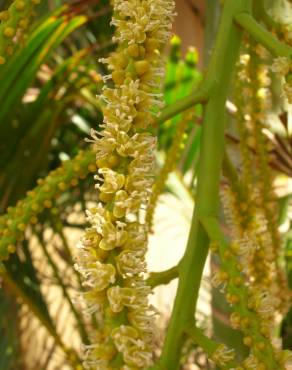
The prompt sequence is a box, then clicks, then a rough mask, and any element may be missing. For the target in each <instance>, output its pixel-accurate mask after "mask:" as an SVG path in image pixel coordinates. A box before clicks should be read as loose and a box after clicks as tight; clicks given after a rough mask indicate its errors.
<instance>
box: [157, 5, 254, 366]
mask: <svg viewBox="0 0 292 370" xmlns="http://www.w3.org/2000/svg"><path fill="white" fill-rule="evenodd" d="M250 6H251V2H250V1H249V0H238V1H236V2H235V1H233V0H226V1H225V4H224V8H223V14H222V18H221V22H220V26H219V30H218V33H217V35H218V36H217V39H216V42H215V48H214V51H213V54H212V56H211V60H210V64H209V67H208V71H207V75H206V80H205V83H207V84H208V83H210V81H212V82H213V83H214V86H212V91H211V93H210V97H209V100H208V102H207V103H206V105H205V112H204V122H203V130H202V143H201V150H200V162H199V171H198V186H197V201H196V207H195V210H194V214H193V220H192V226H191V231H190V235H189V239H188V243H187V248H186V252H185V254H184V257H183V260H182V263H181V264H180V268H179V284H178V289H177V294H176V298H175V303H174V308H173V311H172V316H171V319H170V322H169V327H168V331H167V335H166V339H165V343H164V347H163V350H162V355H161V358H160V361H159V363H158V364H157V365H156V366H154V367H153V369H159V368H160V369H165V370H176V369H178V368H179V360H180V353H181V349H182V346H183V343H184V340H185V332H184V331H185V329H186V328H187V327H188V323H189V322H190V321H191V320H192V319H193V316H194V312H195V309H196V305H197V299H198V293H199V288H200V285H201V279H202V273H203V269H204V265H205V261H206V257H207V254H208V245H209V239H208V236H207V234H206V232H205V230H204V228H203V226H202V225H201V224H200V222H199V219H200V216H201V215H212V216H214V217H216V216H217V213H218V204H219V195H218V194H219V180H220V173H221V165H222V160H223V155H224V130H225V122H226V109H225V104H226V101H227V97H228V93H229V86H230V83H231V78H232V74H233V70H234V66H235V63H236V60H237V58H238V54H239V49H240V44H241V35H242V31H241V29H239V28H237V27H236V26H235V24H234V21H233V20H234V16H235V15H236V14H238V13H239V12H243V11H250ZM222 56H224V57H222Z"/></svg>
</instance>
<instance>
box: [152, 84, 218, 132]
mask: <svg viewBox="0 0 292 370" xmlns="http://www.w3.org/2000/svg"><path fill="white" fill-rule="evenodd" d="M210 82H211V81H210ZM212 84H213V83H207V82H204V83H203V85H202V87H201V88H199V89H198V90H197V91H196V92H195V93H193V94H190V95H188V96H186V97H185V98H182V99H180V100H178V101H177V102H176V103H175V104H171V105H169V106H167V107H166V108H164V109H163V110H162V111H161V114H160V115H159V116H158V117H157V119H156V124H157V125H159V124H161V123H163V122H164V121H166V120H168V119H170V118H172V117H174V116H176V115H177V114H179V113H181V112H184V111H185V110H187V109H189V108H192V107H194V106H195V105H197V104H199V103H202V104H203V103H206V102H207V101H208V97H209V95H210V91H211V89H212Z"/></svg>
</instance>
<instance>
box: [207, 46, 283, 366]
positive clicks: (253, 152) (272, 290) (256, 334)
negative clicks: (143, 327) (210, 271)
mask: <svg viewBox="0 0 292 370" xmlns="http://www.w3.org/2000/svg"><path fill="white" fill-rule="evenodd" d="M245 46H246V47H247V51H246V50H245V54H243V55H242V56H241V59H240V63H239V66H238V67H237V72H238V74H237V76H238V78H237V81H236V90H235V103H236V106H237V117H236V118H237V123H238V129H239V135H240V140H241V143H240V145H239V147H240V156H241V173H240V174H239V184H240V191H237V192H236V189H231V187H229V186H226V187H225V188H224V190H223V196H222V201H223V206H224V211H225V219H226V222H227V224H228V226H229V228H230V239H231V243H230V246H229V248H228V249H226V250H225V252H224V254H225V255H224V254H223V255H222V253H221V255H220V257H221V260H222V266H221V270H219V271H217V272H216V273H215V275H214V276H213V278H212V282H213V285H215V286H216V287H220V288H221V289H223V291H225V292H227V294H226V300H227V301H228V302H229V303H230V304H231V305H232V306H233V311H234V312H233V313H232V315H231V317H230V321H231V325H232V327H233V328H234V329H240V330H241V331H242V332H243V333H244V338H243V343H244V344H245V345H246V346H247V347H249V348H250V353H249V356H248V358H247V359H246V360H245V361H244V362H243V365H244V368H247V369H261V368H262V369H265V368H269V366H270V368H277V369H278V368H281V369H283V368H285V361H286V360H285V353H284V352H283V351H280V350H279V348H275V347H274V346H273V345H271V343H272V341H271V340H272V336H273V332H274V329H275V318H276V315H275V313H276V312H278V313H279V312H283V311H284V312H285V310H286V309H287V306H288V304H289V300H290V294H289V291H288V289H287V282H286V280H285V278H284V274H283V272H282V270H281V268H280V266H279V264H278V260H279V256H280V254H281V240H280V236H279V233H278V229H277V218H276V217H275V216H276V212H275V210H276V205H275V204H274V201H273V198H274V194H273V192H272V182H273V174H272V173H271V170H270V167H269V148H268V142H267V138H266V137H265V135H264V129H266V125H267V114H268V112H269V110H270V107H271V106H270V104H271V101H270V78H269V71H270V67H269V65H270V63H271V58H270V56H269V55H268V54H267V52H266V51H264V50H263V48H262V47H258V46H256V47H253V48H251V46H250V45H245ZM219 254H220V253H219ZM224 259H229V260H230V262H229V269H226V268H224ZM232 259H233V261H234V265H233V269H234V273H235V271H236V270H237V272H236V273H237V275H238V276H237V277H236V278H235V277H234V276H233V273H232V263H231V260H232ZM232 283H233V284H234V285H235V286H236V287H237V288H238V289H239V291H238V293H235V292H234V293H235V294H234V293H233V292H232V293H231V292H230V290H231V289H230V288H231V286H232ZM244 291H245V292H244ZM243 297H244V298H243ZM240 306H241V307H240ZM252 316H253V318H252ZM256 321H257V328H255V327H254V323H255V322H256ZM260 337H261V338H260ZM273 352H274V354H273ZM268 353H269V354H268ZM263 354H265V356H267V357H266V358H268V356H271V357H270V359H271V362H269V361H267V360H266V359H265V358H264V356H263ZM273 357H274V358H273ZM272 358H273V360H272ZM274 361H275V363H274V364H273V362H274ZM276 363H277V364H276ZM267 366H268V367H267Z"/></svg>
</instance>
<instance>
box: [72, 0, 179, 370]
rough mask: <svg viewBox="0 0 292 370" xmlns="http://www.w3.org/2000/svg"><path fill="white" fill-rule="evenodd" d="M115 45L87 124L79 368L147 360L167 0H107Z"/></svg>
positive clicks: (140, 364)
mask: <svg viewBox="0 0 292 370" xmlns="http://www.w3.org/2000/svg"><path fill="white" fill-rule="evenodd" d="M113 6H114V16H113V20H112V24H113V25H114V26H116V34H115V36H114V39H115V41H117V42H118V43H119V47H118V49H117V51H115V52H113V53H112V54H111V55H110V56H109V57H108V58H105V59H102V60H101V62H103V63H106V64H107V65H108V68H109V70H110V74H109V75H107V76H104V81H110V82H111V86H109V87H108V86H105V87H104V88H103V93H102V95H101V102H102V105H103V115H104V121H103V125H102V130H101V131H92V135H91V136H92V140H91V141H92V142H93V146H94V150H95V153H96V164H97V167H98V168H99V170H98V173H97V175H96V176H95V179H96V181H97V184H96V188H97V189H98V192H99V200H100V202H99V203H98V205H97V206H96V207H93V208H91V209H89V210H88V211H87V219H88V221H89V223H90V227H89V228H88V229H87V230H86V232H85V235H84V237H83V238H82V241H81V243H80V246H79V256H78V264H77V269H78V270H79V271H80V273H81V274H82V275H83V278H84V285H85V287H86V288H87V290H86V292H85V293H84V298H85V300H86V302H87V306H88V307H87V310H88V312H89V313H97V314H98V318H99V324H100V328H99V331H98V334H96V337H95V338H93V341H94V342H95V343H94V344H91V345H89V346H86V347H85V361H84V367H85V368H86V369H97V368H98V369H116V368H118V369H123V370H135V369H145V368H147V367H149V366H150V365H151V362H152V346H153V344H152V343H153V333H154V328H153V322H154V321H153V316H154V314H155V310H154V309H153V308H152V307H151V306H150V305H149V303H148V295H149V294H150V293H151V290H150V288H149V287H148V286H147V285H146V283H145V281H144V273H145V272H146V262H145V252H146V247H147V233H148V228H147V223H146V222H145V211H146V210H147V207H148V203H149V198H150V195H151V189H152V185H153V165H154V151H155V147H156V138H155V137H154V136H153V134H152V133H151V132H152V131H153V122H154V115H155V113H156V112H157V110H158V109H159V108H160V107H161V106H162V102H161V93H160V86H161V84H162V78H163V76H164V67H163V64H162V57H161V54H160V52H161V50H162V48H163V46H164V45H165V43H166V42H167V40H168V39H169V37H170V31H171V20H172V17H173V15H174V4H173V1H172V0H148V1H145V0H128V1H125V0H114V1H113Z"/></svg>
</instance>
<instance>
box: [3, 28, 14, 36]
mask: <svg viewBox="0 0 292 370" xmlns="http://www.w3.org/2000/svg"><path fill="white" fill-rule="evenodd" d="M3 34H4V36H5V37H7V38H9V39H11V38H12V37H13V36H14V35H15V29H14V28H13V27H6V28H4V31H3Z"/></svg>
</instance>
